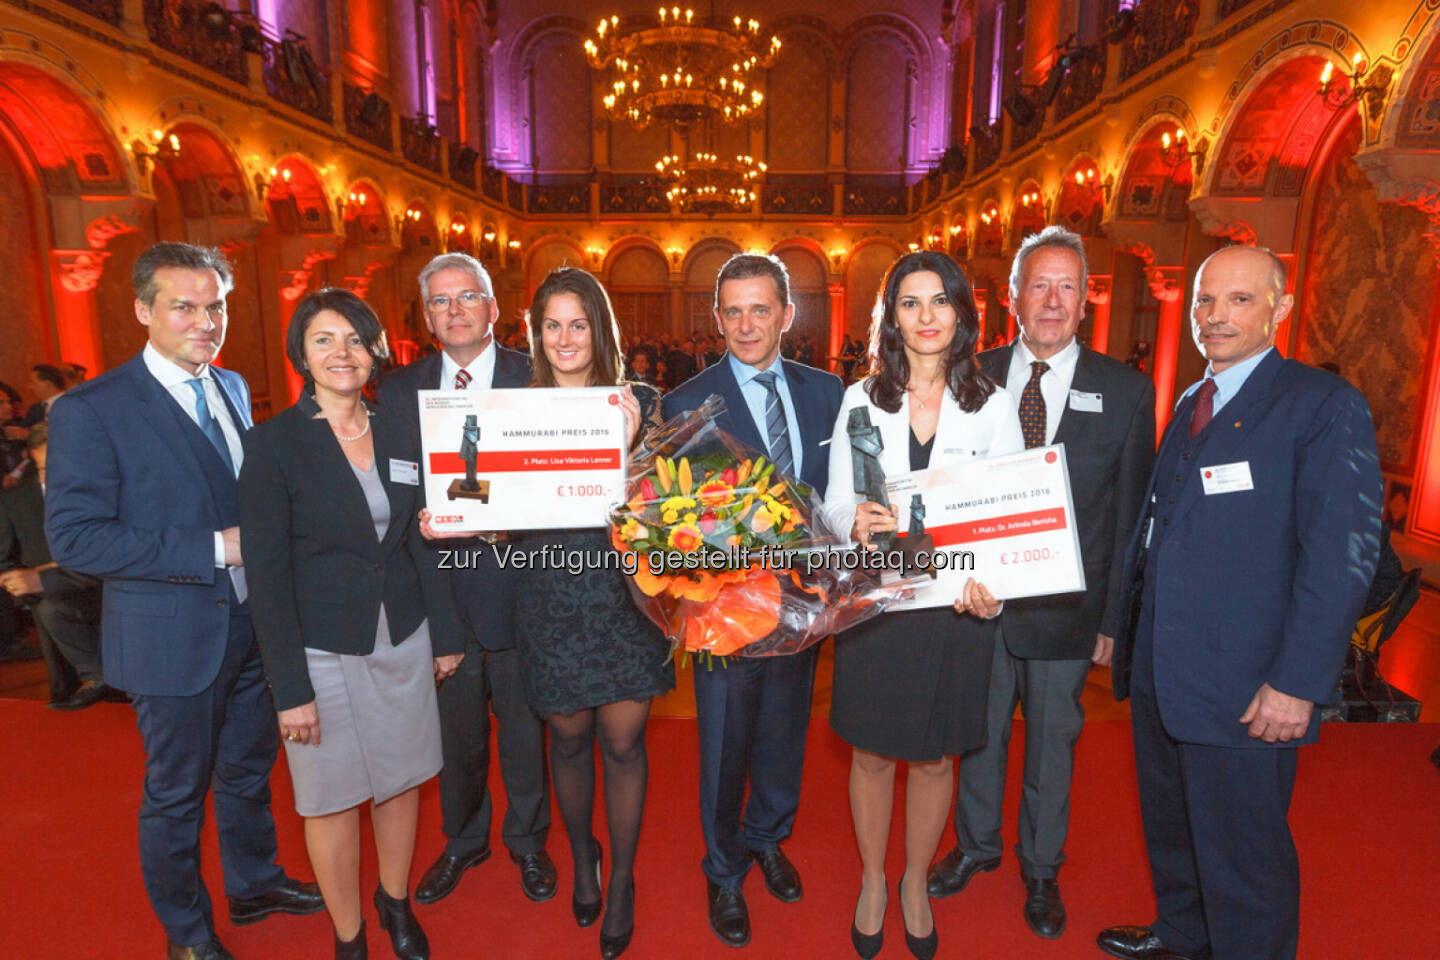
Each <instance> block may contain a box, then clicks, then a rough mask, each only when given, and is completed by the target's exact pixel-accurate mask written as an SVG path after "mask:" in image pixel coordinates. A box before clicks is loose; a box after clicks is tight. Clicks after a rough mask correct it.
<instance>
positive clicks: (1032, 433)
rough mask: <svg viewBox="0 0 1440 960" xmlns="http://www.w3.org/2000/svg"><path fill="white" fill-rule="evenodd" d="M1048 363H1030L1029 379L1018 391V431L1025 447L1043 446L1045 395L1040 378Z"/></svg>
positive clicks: (1041, 361)
mask: <svg viewBox="0 0 1440 960" xmlns="http://www.w3.org/2000/svg"><path fill="white" fill-rule="evenodd" d="M1049 369H1050V364H1048V363H1046V362H1045V361H1044V360H1036V361H1035V362H1033V363H1031V364H1030V380H1029V382H1028V383H1026V384H1025V389H1024V390H1023V391H1021V393H1020V433H1021V434H1022V435H1023V436H1024V437H1025V449H1026V450H1029V449H1030V448H1031V447H1043V446H1045V426H1046V425H1045V396H1044V394H1042V393H1041V392H1040V378H1041V377H1043V376H1044V375H1045V371H1046V370H1049Z"/></svg>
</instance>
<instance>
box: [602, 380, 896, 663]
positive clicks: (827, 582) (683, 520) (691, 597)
mask: <svg viewBox="0 0 1440 960" xmlns="http://www.w3.org/2000/svg"><path fill="white" fill-rule="evenodd" d="M724 410H725V402H724V400H722V399H721V398H720V397H718V396H713V395H712V396H711V397H709V398H708V399H707V400H706V401H705V403H703V404H702V405H701V407H700V409H698V410H693V411H690V412H687V413H684V414H681V415H680V416H677V417H674V418H672V419H670V420H668V421H666V422H665V423H663V424H661V425H660V426H659V427H656V428H655V429H653V430H651V431H650V432H649V433H648V434H647V435H646V437H645V439H644V442H643V444H642V445H641V446H640V447H639V448H638V449H637V450H636V451H635V453H634V455H633V456H632V457H631V460H630V466H629V474H628V478H627V483H626V491H627V492H626V502H625V503H623V504H620V505H618V506H616V507H615V508H614V509H612V511H611V514H610V536H611V542H612V543H613V545H614V547H615V549H617V550H619V551H621V552H622V553H635V554H638V556H637V557H636V558H635V563H634V568H635V573H634V575H632V576H630V577H628V578H627V579H628V581H629V584H630V590H631V594H632V595H633V596H634V598H635V603H636V605H637V606H639V608H640V609H641V610H642V611H643V612H644V613H645V614H646V616H648V617H649V618H650V619H651V620H652V621H654V622H655V624H656V625H657V626H659V627H660V629H661V630H663V631H664V632H665V635H666V637H668V638H669V639H670V641H671V643H672V644H673V645H674V647H675V648H676V649H677V651H678V650H684V651H686V652H695V653H698V654H703V655H707V656H713V657H726V656H742V657H769V656H777V655H782V654H793V653H799V652H800V651H801V650H804V649H805V648H807V647H809V646H811V645H812V644H815V643H818V642H820V641H821V640H823V639H824V638H825V637H827V636H829V635H831V634H834V633H836V632H838V631H840V630H844V629H846V628H847V627H852V626H854V625H855V624H858V623H861V622H863V621H865V620H868V619H870V618H871V617H874V616H876V615H878V614H879V613H880V612H881V611H882V610H883V609H884V608H885V607H886V606H887V605H888V604H889V603H892V602H894V600H896V599H899V598H900V597H902V596H904V595H906V594H907V591H908V587H909V585H910V583H909V582H903V581H902V582H900V583H897V584H890V585H888V586H882V585H881V583H880V577H879V574H878V573H877V572H876V571H873V570H864V569H845V568H844V565H843V564H839V563H830V562H825V556H824V555H825V554H826V553H828V552H831V551H834V550H836V549H839V548H841V547H842V546H843V544H844V543H845V541H843V540H841V539H840V538H837V537H835V536H832V535H830V534H829V533H828V532H826V531H825V530H823V529H822V528H821V527H820V526H819V523H818V517H819V515H820V511H819V506H820V501H819V499H818V498H817V497H816V495H815V492H814V490H813V489H812V488H811V487H810V486H808V485H807V484H804V483H801V482H797V481H796V480H795V479H794V478H793V477H788V476H785V475H783V474H781V473H780V472H779V471H778V470H777V469H776V467H775V464H773V463H771V462H770V461H769V460H768V459H767V458H766V457H764V456H763V455H761V454H759V453H757V452H756V451H754V450H751V449H749V448H748V447H747V446H746V445H744V444H742V443H741V442H740V441H738V440H736V439H735V438H734V437H732V436H731V435H730V434H728V433H726V432H725V431H723V430H721V429H720V428H719V427H718V426H716V423H715V421H716V419H717V418H718V417H719V416H720V415H721V414H722V413H723V412H724ZM836 479H837V480H839V481H840V482H843V480H844V478H836ZM807 558H809V559H808V560H807ZM628 566H629V565H628V564H627V567H628Z"/></svg>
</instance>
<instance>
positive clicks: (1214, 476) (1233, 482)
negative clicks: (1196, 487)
mask: <svg viewBox="0 0 1440 960" xmlns="http://www.w3.org/2000/svg"><path fill="white" fill-rule="evenodd" d="M1200 482H1201V483H1202V484H1204V485H1205V495H1206V496H1207V497H1208V496H1211V495H1213V494H1217V493H1236V492H1238V491H1241V490H1254V489H1255V481H1254V480H1252V479H1250V461H1249V460H1241V461H1239V462H1237V463H1218V464H1216V465H1215V466H1213V467H1201V468H1200Z"/></svg>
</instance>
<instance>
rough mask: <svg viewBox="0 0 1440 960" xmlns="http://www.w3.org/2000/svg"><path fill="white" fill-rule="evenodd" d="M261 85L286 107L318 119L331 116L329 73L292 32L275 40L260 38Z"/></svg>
mask: <svg viewBox="0 0 1440 960" xmlns="http://www.w3.org/2000/svg"><path fill="white" fill-rule="evenodd" d="M264 44H265V47H264V52H263V53H262V54H261V56H262V57H263V58H264V59H263V64H264V73H265V89H266V90H267V91H269V93H270V96H272V97H274V98H275V99H276V100H279V101H280V102H281V103H283V104H285V105H286V106H287V107H293V108H294V109H296V110H299V111H300V112H301V113H303V114H305V115H306V116H309V117H314V118H315V119H316V120H319V121H321V122H322V123H331V122H333V121H334V119H335V107H334V104H333V103H332V102H331V100H330V75H329V74H328V73H326V72H325V71H324V70H321V69H320V66H319V64H317V63H316V62H315V58H314V57H313V56H311V55H310V45H309V44H308V43H307V42H306V41H305V38H304V37H298V36H292V37H288V38H287V39H285V40H283V41H280V42H276V41H274V40H271V39H269V38H268V37H267V38H265V39H264Z"/></svg>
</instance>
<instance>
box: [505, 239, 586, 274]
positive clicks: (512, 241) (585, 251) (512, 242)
mask: <svg viewBox="0 0 1440 960" xmlns="http://www.w3.org/2000/svg"><path fill="white" fill-rule="evenodd" d="M511 243H514V241H513V240H512V241H511ZM585 254H586V256H588V257H589V258H590V262H591V263H592V264H594V265H595V266H596V267H598V266H600V265H601V264H602V263H604V262H605V248H604V247H602V246H600V244H598V243H592V244H589V245H587V246H586V247H585Z"/></svg>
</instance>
